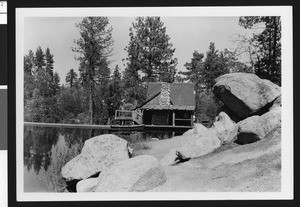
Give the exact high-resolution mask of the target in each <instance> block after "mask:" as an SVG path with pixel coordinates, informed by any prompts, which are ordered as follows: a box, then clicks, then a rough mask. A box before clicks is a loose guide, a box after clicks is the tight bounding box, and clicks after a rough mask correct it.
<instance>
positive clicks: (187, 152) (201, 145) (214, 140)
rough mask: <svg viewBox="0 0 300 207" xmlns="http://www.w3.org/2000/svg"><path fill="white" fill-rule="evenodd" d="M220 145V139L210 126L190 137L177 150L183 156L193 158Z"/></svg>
mask: <svg viewBox="0 0 300 207" xmlns="http://www.w3.org/2000/svg"><path fill="white" fill-rule="evenodd" d="M221 145H222V142H221V140H220V139H219V138H218V136H217V132H216V131H215V130H214V129H213V128H210V129H208V130H207V131H206V132H205V133H203V134H201V135H199V137H198V138H196V139H192V140H190V141H189V142H187V143H186V144H184V145H182V146H181V147H180V148H179V149H178V152H179V153H180V154H181V156H183V157H184V158H195V157H200V156H202V155H206V154H208V153H210V152H212V151H214V150H215V149H217V148H219V147H220V146H221Z"/></svg>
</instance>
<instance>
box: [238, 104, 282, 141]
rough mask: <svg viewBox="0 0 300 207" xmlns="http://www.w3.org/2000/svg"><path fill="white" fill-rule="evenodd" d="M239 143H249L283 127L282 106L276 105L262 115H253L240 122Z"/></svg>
mask: <svg viewBox="0 0 300 207" xmlns="http://www.w3.org/2000/svg"><path fill="white" fill-rule="evenodd" d="M238 127H239V129H238V136H237V140H236V142H237V143H240V144H247V143H251V142H255V141H258V140H261V139H264V138H265V137H266V135H268V134H269V133H270V132H272V131H274V130H275V129H277V128H279V127H281V107H276V108H273V109H272V110H270V111H269V112H267V113H265V114H263V115H262V116H251V117H249V118H247V119H244V120H243V121H240V122H239V123H238Z"/></svg>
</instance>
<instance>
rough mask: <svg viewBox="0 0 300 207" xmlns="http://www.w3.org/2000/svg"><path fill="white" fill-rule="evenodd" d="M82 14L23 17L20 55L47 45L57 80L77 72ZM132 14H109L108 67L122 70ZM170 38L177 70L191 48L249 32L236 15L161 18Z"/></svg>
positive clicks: (226, 43)
mask: <svg viewBox="0 0 300 207" xmlns="http://www.w3.org/2000/svg"><path fill="white" fill-rule="evenodd" d="M81 21H82V17H78V18H76V17H27V18H25V22H24V54H28V51H29V50H32V51H33V52H35V51H36V48H37V47H38V46H41V48H42V49H43V51H45V50H46V48H47V47H49V49H50V51H51V53H52V54H53V55H54V71H56V72H58V73H59V76H60V78H61V83H65V77H66V74H67V73H68V71H70V69H74V70H75V71H78V66H79V62H78V61H77V60H75V58H74V57H75V56H76V55H77V54H76V53H74V52H73V51H72V47H76V44H75V43H74V40H75V39H78V38H79V29H78V28H77V27H76V26H75V24H76V23H80V22H81ZM134 21H135V17H109V22H110V25H111V26H112V28H113V31H112V38H113V40H114V46H113V53H112V54H113V55H112V56H111V57H110V62H111V63H110V68H111V70H113V69H114V68H115V66H116V65H119V67H120V69H121V71H123V70H124V69H125V62H124V61H122V59H125V58H126V57H127V52H126V51H125V50H124V48H125V47H126V46H127V45H128V43H129V28H130V27H131V26H132V22H134ZM161 21H162V22H163V23H164V26H166V28H167V29H166V33H167V34H168V35H169V37H170V42H171V43H172V44H173V48H176V50H175V53H174V55H173V57H174V58H177V59H178V65H177V70H178V71H184V70H185V67H184V64H185V63H186V62H190V60H191V58H192V54H193V52H194V51H195V50H197V51H198V52H201V53H204V54H205V53H206V51H207V50H208V46H209V43H210V42H214V43H215V46H216V48H217V49H218V50H223V49H225V48H228V49H230V48H232V47H233V44H232V41H231V39H232V37H233V36H234V35H236V34H242V35H246V34H247V35H249V34H250V33H251V31H248V30H245V29H244V28H242V27H241V26H239V25H238V17H161Z"/></svg>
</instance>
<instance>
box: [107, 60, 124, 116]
mask: <svg viewBox="0 0 300 207" xmlns="http://www.w3.org/2000/svg"><path fill="white" fill-rule="evenodd" d="M122 87H123V84H122V79H121V74H120V72H119V66H118V65H116V67H115V69H114V72H113V75H112V78H111V81H110V84H109V103H108V107H109V117H110V118H112V117H113V116H114V113H115V110H117V109H119V108H120V106H121V104H122V95H123V88H122Z"/></svg>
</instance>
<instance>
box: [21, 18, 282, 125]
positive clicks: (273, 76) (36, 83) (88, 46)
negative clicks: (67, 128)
mask: <svg viewBox="0 0 300 207" xmlns="http://www.w3.org/2000/svg"><path fill="white" fill-rule="evenodd" d="M238 24H239V25H240V26H241V27H244V28H246V29H251V28H255V27H258V26H259V27H263V30H262V32H261V33H259V34H253V35H252V37H250V38H247V37H241V36H240V37H239V38H237V39H236V40H235V43H237V44H236V48H235V49H234V50H228V49H225V50H223V51H220V50H218V49H217V48H216V45H215V44H214V43H213V42H211V43H210V44H209V45H208V49H207V51H206V52H203V53H202V52H200V51H198V50H197V48H195V51H194V52H193V54H191V60H190V62H187V63H186V64H185V65H184V66H185V69H186V70H185V71H178V69H177V61H178V60H177V58H175V57H174V52H175V50H176V48H175V47H174V46H173V44H172V43H171V39H170V37H169V35H168V34H167V28H166V27H165V26H164V23H163V22H162V21H161V19H160V18H159V17H137V18H136V20H135V22H133V23H132V27H131V28H129V37H130V41H129V43H128V45H127V47H126V48H124V49H125V50H126V51H127V53H128V56H127V58H126V59H125V60H124V61H125V62H126V67H125V68H119V66H118V65H117V66H116V67H115V68H110V61H109V57H110V56H111V55H112V54H113V47H112V46H113V43H114V41H113V39H112V29H113V28H112V26H111V25H110V24H109V19H108V18H106V17H87V18H84V19H83V20H82V22H80V23H78V24H76V25H75V26H76V27H77V28H78V32H79V34H80V38H79V39H75V40H74V43H75V45H76V47H74V48H72V51H73V52H74V57H75V58H76V60H77V61H78V63H79V68H76V69H75V68H72V69H70V70H69V72H68V73H67V75H66V77H59V74H58V73H57V72H55V69H54V61H55V57H54V56H53V54H52V53H51V50H50V48H46V49H44V50H43V49H42V48H41V47H38V48H37V49H36V50H35V51H32V50H29V51H28V53H27V54H25V56H24V119H25V121H28V122H48V123H82V124H109V123H110V122H111V120H112V119H113V117H114V112H115V110H116V109H119V108H123V109H132V108H133V107H135V106H137V105H139V104H141V103H142V102H143V101H145V99H146V92H147V85H148V83H149V82H169V83H172V82H192V83H194V84H195V91H196V110H195V115H196V117H197V118H201V117H202V116H203V115H204V116H207V117H211V118H213V117H215V115H216V112H217V109H218V107H220V103H219V102H218V101H217V100H216V99H215V97H214V96H213V94H212V92H211V88H212V86H213V84H214V79H215V78H216V77H218V76H220V75H223V74H226V73H232V72H248V73H255V74H257V75H258V76H259V77H261V78H266V79H269V80H271V81H272V82H274V83H276V84H278V85H281V20H280V17H240V18H239V22H238ZM241 55H246V56H248V59H249V60H250V62H241V61H239V59H240V56H241ZM76 71H78V72H76ZM62 78H64V80H65V82H66V84H61V79H62Z"/></svg>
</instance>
